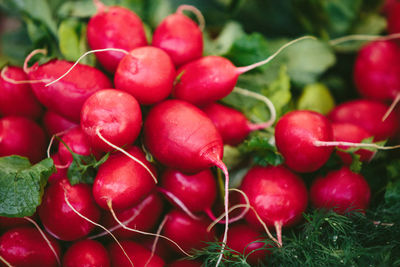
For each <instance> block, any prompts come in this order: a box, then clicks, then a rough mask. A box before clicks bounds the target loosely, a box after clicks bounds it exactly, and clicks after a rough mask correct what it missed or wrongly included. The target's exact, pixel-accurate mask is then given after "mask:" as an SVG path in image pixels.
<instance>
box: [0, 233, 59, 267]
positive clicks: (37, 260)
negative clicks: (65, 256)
mask: <svg viewBox="0 0 400 267" xmlns="http://www.w3.org/2000/svg"><path fill="white" fill-rule="evenodd" d="M46 238H48V239H49V240H50V243H47V242H46V240H45V239H44V238H43V236H42V235H41V234H40V233H39V232H38V230H37V229H35V228H32V227H18V228H14V229H11V230H9V231H7V232H5V233H4V234H3V235H2V236H1V237H0V258H1V259H4V260H5V261H6V262H7V263H8V264H9V265H7V266H18V267H53V266H54V267H56V266H59V264H58V263H57V257H59V256H60V254H61V249H60V246H59V244H58V243H57V241H56V240H55V239H54V238H51V237H50V236H46ZM50 246H51V247H52V248H53V249H54V251H55V252H56V255H57V257H56V255H55V254H54V252H53V250H52V248H51V247H50ZM0 262H1V260H0Z"/></svg>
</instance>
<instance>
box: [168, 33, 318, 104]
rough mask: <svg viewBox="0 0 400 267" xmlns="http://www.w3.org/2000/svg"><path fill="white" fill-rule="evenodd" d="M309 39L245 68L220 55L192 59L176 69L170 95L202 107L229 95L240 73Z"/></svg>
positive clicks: (286, 45) (264, 62)
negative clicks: (175, 78)
mask: <svg viewBox="0 0 400 267" xmlns="http://www.w3.org/2000/svg"><path fill="white" fill-rule="evenodd" d="M305 38H311V37H308V36H306V37H301V38H298V39H296V40H293V41H291V42H289V43H287V44H285V45H284V46H282V47H281V48H280V49H279V50H278V51H276V52H275V53H274V54H273V55H271V56H270V57H268V58H267V59H265V60H263V61H260V62H257V63H254V64H252V65H249V66H245V67H236V66H234V65H233V64H232V62H230V61H229V60H228V59H226V58H223V57H220V56H206V57H201V58H199V59H196V60H193V61H191V62H189V63H187V64H185V65H183V66H182V67H180V68H179V69H178V72H177V73H178V75H177V81H176V84H175V87H174V89H173V92H172V94H173V96H174V97H175V98H177V99H181V100H185V101H188V102H190V103H192V104H194V105H197V106H204V105H207V104H210V103H212V102H215V101H217V100H220V99H222V98H223V97H225V96H227V95H228V94H230V93H231V92H232V90H233V89H234V87H235V85H236V82H237V79H238V77H239V75H240V74H243V73H245V72H247V71H250V70H252V69H254V68H256V67H259V66H261V65H264V64H266V63H268V62H269V61H271V60H272V59H273V58H274V57H275V56H276V55H278V54H279V53H280V51H282V50H283V49H284V48H286V47H288V46H289V45H291V44H293V43H295V42H297V41H300V40H303V39H305Z"/></svg>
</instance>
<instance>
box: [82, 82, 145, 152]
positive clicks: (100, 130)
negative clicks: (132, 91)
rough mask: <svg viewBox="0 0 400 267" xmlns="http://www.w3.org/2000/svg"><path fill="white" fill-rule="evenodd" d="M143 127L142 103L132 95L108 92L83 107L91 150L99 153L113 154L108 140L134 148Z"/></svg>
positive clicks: (84, 129) (86, 132)
mask: <svg viewBox="0 0 400 267" xmlns="http://www.w3.org/2000/svg"><path fill="white" fill-rule="evenodd" d="M141 127H142V112H141V110H140V106H139V103H138V102H137V101H136V99H135V98H134V97H133V96H131V95H129V94H128V93H125V92H122V91H119V90H115V89H106V90H101V91H99V92H96V93H94V94H93V95H91V96H90V97H89V98H88V99H87V100H86V101H85V103H84V104H83V106H82V111H81V128H82V130H83V131H84V133H85V134H86V135H87V136H88V138H89V140H90V143H91V146H92V147H93V148H94V149H95V150H99V151H112V150H113V149H114V148H113V147H111V146H110V145H109V144H108V143H106V142H105V141H104V139H106V140H108V141H109V142H111V143H113V144H115V145H116V146H119V147H121V146H124V145H130V144H132V143H133V142H134V141H135V139H136V138H137V137H138V136H139V133H140V129H141Z"/></svg>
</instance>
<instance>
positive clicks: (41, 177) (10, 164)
mask: <svg viewBox="0 0 400 267" xmlns="http://www.w3.org/2000/svg"><path fill="white" fill-rule="evenodd" d="M53 172H55V167H54V164H53V160H52V159H50V158H47V159H44V160H42V161H41V162H39V163H37V164H35V165H33V166H32V165H31V164H30V162H29V160H28V159H27V158H23V157H20V156H9V157H2V158H0V216H6V217H24V216H32V215H33V214H34V213H35V211H36V208H37V207H38V206H39V205H40V203H41V201H42V196H43V191H44V187H45V185H46V183H47V179H48V178H49V177H50V175H51V174H52V173H53Z"/></svg>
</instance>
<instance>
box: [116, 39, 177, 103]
mask: <svg viewBox="0 0 400 267" xmlns="http://www.w3.org/2000/svg"><path fill="white" fill-rule="evenodd" d="M175 74H176V73H175V67H174V64H173V62H172V60H171V58H170V57H169V55H168V54H167V53H166V52H164V51H163V50H161V49H160V48H157V47H152V46H146V47H139V48H136V49H134V50H132V51H130V52H129V55H126V56H125V57H124V58H123V59H122V60H121V62H120V63H119V65H118V68H117V70H116V72H115V76H114V83H115V87H116V88H118V89H121V90H124V91H126V92H128V93H130V94H131V95H133V96H134V97H135V98H136V99H137V100H138V101H139V103H140V104H145V105H150V104H155V103H157V102H160V101H162V100H164V99H165V98H167V97H168V96H169V95H170V94H171V91H172V86H173V83H174V80H175Z"/></svg>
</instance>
